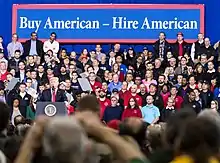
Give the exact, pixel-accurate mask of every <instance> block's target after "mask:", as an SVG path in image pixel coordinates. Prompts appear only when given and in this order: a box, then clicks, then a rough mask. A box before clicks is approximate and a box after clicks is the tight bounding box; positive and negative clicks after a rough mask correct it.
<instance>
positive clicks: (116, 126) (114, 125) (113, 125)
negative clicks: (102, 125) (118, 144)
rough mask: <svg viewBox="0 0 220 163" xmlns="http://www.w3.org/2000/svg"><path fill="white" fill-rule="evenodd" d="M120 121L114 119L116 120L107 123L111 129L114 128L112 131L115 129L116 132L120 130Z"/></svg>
mask: <svg viewBox="0 0 220 163" xmlns="http://www.w3.org/2000/svg"><path fill="white" fill-rule="evenodd" d="M120 122H121V121H120V120H117V119H114V120H111V121H109V122H108V123H107V126H108V127H109V128H112V129H115V130H119V124H120Z"/></svg>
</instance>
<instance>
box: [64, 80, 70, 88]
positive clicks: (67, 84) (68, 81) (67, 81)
mask: <svg viewBox="0 0 220 163" xmlns="http://www.w3.org/2000/svg"><path fill="white" fill-rule="evenodd" d="M65 83H66V87H68V88H69V87H71V81H70V80H66V81H65Z"/></svg>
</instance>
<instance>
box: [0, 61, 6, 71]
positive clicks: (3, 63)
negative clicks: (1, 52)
mask: <svg viewBox="0 0 220 163" xmlns="http://www.w3.org/2000/svg"><path fill="white" fill-rule="evenodd" d="M0 68H1V70H7V66H6V63H5V62H1V63H0Z"/></svg>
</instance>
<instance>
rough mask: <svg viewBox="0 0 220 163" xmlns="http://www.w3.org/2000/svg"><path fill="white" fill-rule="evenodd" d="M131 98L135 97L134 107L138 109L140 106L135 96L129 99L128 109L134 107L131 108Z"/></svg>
mask: <svg viewBox="0 0 220 163" xmlns="http://www.w3.org/2000/svg"><path fill="white" fill-rule="evenodd" d="M131 99H134V102H135V106H134V108H135V109H138V108H139V106H138V103H137V100H136V99H135V98H134V97H131V98H130V99H129V100H128V107H127V109H132V108H131V105H130V100H131Z"/></svg>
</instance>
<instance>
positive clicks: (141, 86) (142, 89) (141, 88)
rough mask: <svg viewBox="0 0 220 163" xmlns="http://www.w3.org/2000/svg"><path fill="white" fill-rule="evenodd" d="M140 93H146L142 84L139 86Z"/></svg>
mask: <svg viewBox="0 0 220 163" xmlns="http://www.w3.org/2000/svg"><path fill="white" fill-rule="evenodd" d="M140 91H141V92H146V87H145V85H144V84H141V85H140Z"/></svg>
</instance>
